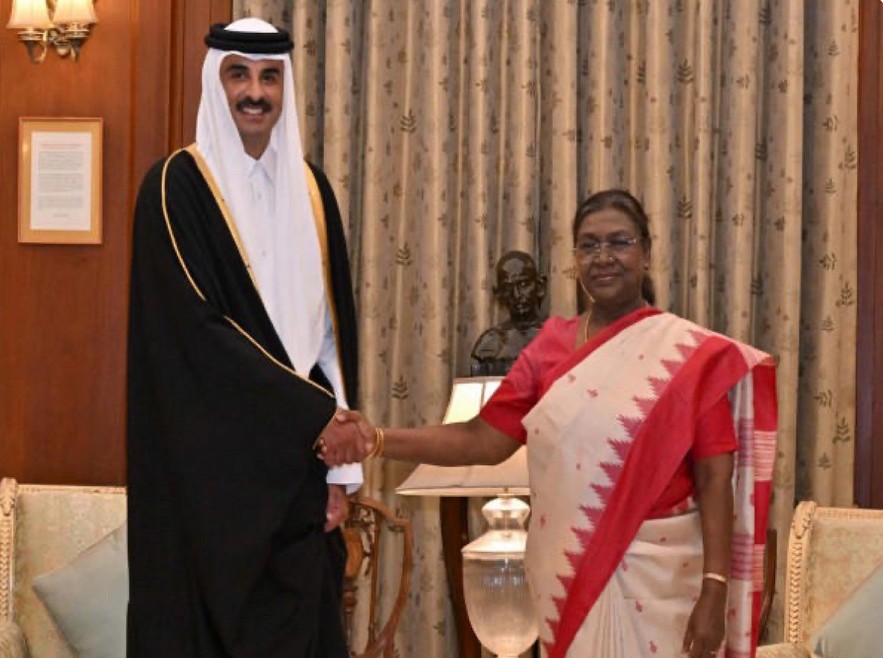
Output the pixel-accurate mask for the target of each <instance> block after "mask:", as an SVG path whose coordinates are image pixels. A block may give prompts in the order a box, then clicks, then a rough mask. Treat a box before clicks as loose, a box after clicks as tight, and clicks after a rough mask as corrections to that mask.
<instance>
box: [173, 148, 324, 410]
mask: <svg viewBox="0 0 883 658" xmlns="http://www.w3.org/2000/svg"><path fill="white" fill-rule="evenodd" d="M181 151H187V152H188V153H190V155H191V156H192V157H193V159H194V161H195V162H196V166H197V167H198V168H199V171H200V173H201V174H202V176H203V178H204V179H205V181H206V183H207V184H208V186H209V189H210V190H211V193H212V195H213V196H214V197H215V201H216V202H217V204H218V208H219V209H220V211H221V214H222V215H223V217H224V221H225V222H226V224H227V228H228V229H229V231H230V234H231V236H232V237H233V241H234V242H235V243H236V248H237V250H238V251H239V257H240V258H241V259H242V262H243V264H244V265H245V269H246V270H247V271H248V275H249V277H250V278H251V282H252V284H253V285H254V287H255V291H256V292H257V293H258V296H259V297H260V291H258V287H257V282H256V281H255V279H254V275H253V274H252V271H251V264H250V263H249V262H248V258H247V257H246V255H245V249H244V248H243V246H242V242H241V240H240V238H239V233H238V232H237V231H236V226H235V225H234V224H233V221H232V219H231V217H230V211H229V209H228V208H227V204H226V203H225V201H224V198H223V197H222V196H221V193H220V190H219V188H218V186H217V184H216V183H215V179H214V177H213V176H212V175H211V171H210V170H209V168H208V165H207V163H206V162H205V160H204V159H203V157H202V154H200V153H199V151H198V150H197V149H196V144H191V145H190V146H188V147H186V148H184V149H179V150H177V151H175V152H174V153H172V154H171V155H170V156H169V157H168V158H167V159H166V162H165V164H164V165H163V171H162V184H161V189H162V212H163V217H164V219H165V222H166V230H168V232H169V239H170V240H171V241H172V248H173V249H174V250H175V255H176V256H177V258H178V263H179V264H180V265H181V269H182V270H184V274H185V275H186V276H187V280H188V281H190V285H191V286H192V287H193V290H194V291H195V292H196V294H197V295H198V296H199V298H200V299H201V300H202V301H203V302H205V301H206V297H205V295H204V294H203V292H202V290H200V288H199V286H198V285H197V284H196V281H195V280H194V279H193V276H192V275H191V274H190V269H189V268H188V267H187V263H185V262H184V258H183V256H182V255H181V250H180V249H179V248H178V240H177V239H176V238H175V232H174V230H173V229H172V221H171V219H170V218H169V212H168V206H167V203H166V176H167V173H168V169H169V164H170V163H171V161H172V159H173V158H174V157H175V156H176V155H178V154H179V153H181ZM223 318H224V319H225V320H226V321H227V322H228V323H229V324H230V326H232V327H233V328H234V329H235V330H236V331H237V332H239V334H240V335H242V337H243V338H245V339H246V340H247V341H248V342H249V343H251V344H252V345H254V346H255V347H256V348H257V349H258V351H259V352H261V354H263V355H264V356H265V357H266V358H267V359H269V360H270V361H271V362H272V363H274V364H275V365H277V366H279V367H280V368H282V369H283V370H284V371H285V372H287V373H289V374H290V375H294V376H295V377H297V378H298V379H301V380H303V381H305V382H307V383H308V384H310V385H311V386H313V387H314V388H316V389H318V390H320V391H322V392H323V393H325V394H326V395H328V396H329V397H331V398H334V394H333V393H331V391H328V390H327V389H325V388H324V387H323V386H320V385H319V384H317V383H316V382H314V381H312V380H311V379H308V378H306V377H304V376H302V375H301V374H300V373H298V372H297V371H296V370H295V369H294V368H292V367H290V366H287V365H285V364H284V363H282V362H281V361H279V359H277V358H276V357H274V356H273V355H272V354H270V352H269V351H268V350H267V349H266V348H265V347H264V346H263V345H261V344H260V342H258V340H257V339H256V338H254V337H253V336H252V335H251V334H249V333H248V332H247V331H245V329H243V328H242V327H240V326H239V325H238V324H237V323H236V321H235V320H233V318H231V317H229V316H227V315H224V316H223Z"/></svg>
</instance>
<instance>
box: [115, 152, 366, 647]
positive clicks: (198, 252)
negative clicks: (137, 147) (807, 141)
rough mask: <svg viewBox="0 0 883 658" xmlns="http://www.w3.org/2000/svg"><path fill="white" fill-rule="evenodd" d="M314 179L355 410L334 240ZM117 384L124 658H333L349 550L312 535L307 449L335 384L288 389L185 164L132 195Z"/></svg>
mask: <svg viewBox="0 0 883 658" xmlns="http://www.w3.org/2000/svg"><path fill="white" fill-rule="evenodd" d="M313 173H314V175H315V178H316V181H317V183H318V187H319V190H320V192H321V199H322V202H323V204H324V209H325V217H326V222H325V224H326V235H325V238H326V239H327V243H325V249H324V254H323V255H324V256H325V257H326V258H323V261H325V273H326V281H328V283H329V284H330V288H331V291H330V295H329V303H330V305H331V306H330V307H331V311H332V315H333V316H334V317H335V325H336V330H337V339H338V349H339V353H340V355H341V366H342V370H343V376H344V382H345V386H346V388H347V396H348V399H349V400H350V402H351V403H355V401H356V399H357V398H356V396H357V391H356V376H357V367H356V331H355V313H354V303H353V296H352V287H351V280H350V272H349V264H348V261H347V257H346V247H345V243H344V234H343V227H342V225H341V221H340V213H339V211H338V208H337V203H336V201H335V198H334V193H333V191H332V189H331V186H330V185H329V183H328V181H327V179H326V178H325V176H324V175H323V174H322V173H321V172H320V171H319V170H318V169H315V168H314V169H313ZM320 242H322V240H321V239H320ZM317 285H319V282H317ZM128 368H129V371H128V487H129V490H128V491H129V497H128V501H129V559H130V601H129V622H128V656H129V657H130V658H132V657H137V658H160V657H161V658H178V657H180V658H184V657H187V658H196V657H198V658H251V657H254V658H257V657H260V658H277V657H278V658H282V657H283V656H284V657H285V658H337V657H343V656H346V655H347V651H346V648H345V641H344V635H343V629H342V624H341V615H340V596H341V584H342V583H341V581H342V574H343V563H344V560H345V550H344V548H343V542H342V539H341V535H340V531H339V530H336V531H334V532H332V533H327V534H326V533H325V532H323V524H324V522H325V509H326V504H327V495H328V491H327V485H326V481H325V477H326V472H327V471H326V467H325V466H324V464H323V463H322V462H321V461H320V460H318V459H317V458H316V457H315V455H314V453H313V450H312V445H313V443H314V441H315V440H316V438H317V436H318V434H319V432H320V431H321V429H322V428H323V427H324V426H325V424H326V423H327V422H328V421H329V420H330V418H331V417H332V415H333V413H334V411H335V408H336V403H335V400H334V398H333V396H332V394H331V393H329V391H330V390H331V386H330V385H329V384H328V382H327V380H326V379H325V378H324V376H323V374H322V372H321V371H320V370H319V369H318V367H316V368H314V369H313V372H312V373H310V380H312V381H308V380H307V379H304V378H302V377H301V376H300V375H298V374H296V373H294V371H293V369H292V366H291V362H290V360H289V358H288V356H287V354H286V352H285V349H284V348H283V346H282V343H281V342H280V340H279V337H278V336H277V334H276V331H275V329H274V328H273V325H272V323H271V321H270V319H269V316H268V315H267V313H266V310H265V309H264V306H263V304H262V302H261V299H260V297H259V295H258V292H257V290H256V289H255V287H254V284H253V283H252V281H251V278H250V276H249V273H248V270H247V269H246V266H245V263H244V261H243V260H242V258H241V257H240V254H239V251H238V250H237V247H236V242H235V240H234V238H233V236H232V234H231V232H230V230H229V228H228V226H227V223H226V221H225V218H224V215H223V212H222V210H221V206H220V205H219V201H218V200H217V198H216V193H213V190H212V186H211V185H210V184H209V182H208V181H207V180H206V177H205V176H203V174H202V173H201V172H200V169H199V167H198V164H197V160H196V159H195V158H194V156H193V155H192V154H191V153H189V152H187V151H180V152H178V153H177V154H175V155H173V156H171V157H170V158H169V159H168V160H167V161H163V162H160V163H158V164H157V165H155V166H154V167H153V168H152V169H151V170H150V172H149V173H148V174H147V176H146V178H145V180H144V183H143V185H142V188H141V191H140V194H139V197H138V202H137V207H136V212H135V228H134V237H133V252H132V286H131V302H130V328H129V352H128Z"/></svg>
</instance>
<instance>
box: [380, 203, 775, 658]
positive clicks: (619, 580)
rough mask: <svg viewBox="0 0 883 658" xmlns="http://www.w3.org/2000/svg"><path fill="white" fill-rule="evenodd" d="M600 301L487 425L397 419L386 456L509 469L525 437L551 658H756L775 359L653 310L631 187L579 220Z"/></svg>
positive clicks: (582, 249)
mask: <svg viewBox="0 0 883 658" xmlns="http://www.w3.org/2000/svg"><path fill="white" fill-rule="evenodd" d="M573 237H574V245H575V248H574V254H575V262H576V266H577V271H578V275H579V282H580V285H581V287H582V289H583V290H584V292H585V294H586V296H587V301H588V302H589V311H588V312H587V313H585V314H583V315H581V316H579V317H576V318H572V319H570V320H565V319H562V318H552V319H550V320H549V321H548V322H547V323H546V324H545V325H544V327H543V329H542V331H541V332H540V334H539V335H538V336H537V337H536V338H535V339H534V340H533V341H532V342H531V343H530V344H529V345H528V346H527V347H526V348H525V349H524V351H523V352H522V353H521V355H520V356H519V358H518V360H517V361H516V363H515V365H514V366H513V368H512V370H511V371H510V373H509V374H508V375H507V377H506V378H505V379H504V380H503V383H502V384H501V386H500V388H499V389H498V390H497V392H496V393H495V394H494V396H493V397H492V398H491V400H490V401H489V402H488V404H487V405H486V406H485V407H484V408H483V409H482V411H481V414H480V416H479V417H477V418H474V419H472V420H471V421H468V422H466V423H455V424H450V425H444V426H439V427H424V428H416V429H400V428H397V429H387V430H386V431H385V434H386V441H385V453H384V455H385V456H386V457H391V458H394V459H405V460H411V461H421V462H426V463H433V464H439V465H456V464H470V463H485V464H486V463H498V462H500V461H502V460H503V459H505V458H507V457H508V456H509V455H510V454H512V453H513V452H514V451H515V450H516V449H517V447H518V445H519V442H526V443H527V447H528V460H529V466H530V483H531V501H532V506H533V515H532V519H531V524H530V529H529V539H528V548H527V555H526V566H527V570H528V577H529V580H530V585H531V592H532V595H533V597H534V601H535V603H536V608H537V612H538V615H539V620H540V640H541V643H542V646H543V648H544V654H545V655H547V656H548V657H549V658H586V657H591V658H636V657H639V656H646V657H652V656H657V657H662V656H665V657H670V656H672V657H673V656H680V655H689V656H690V658H709V657H710V656H726V657H727V658H748V657H751V656H754V653H755V647H756V644H757V633H758V628H757V623H758V617H759V608H760V592H761V590H762V582H761V577H762V562H763V550H764V545H763V541H764V538H765V536H766V523H767V513H768V507H769V497H770V490H771V486H770V484H771V483H770V480H771V477H772V467H773V459H774V454H775V439H776V398H775V369H774V366H773V363H772V360H771V359H770V357H769V356H767V355H766V354H764V353H762V352H760V351H758V350H755V349H754V348H751V347H749V346H747V345H743V344H741V343H738V342H736V341H733V340H731V339H729V338H726V337H724V336H721V335H719V334H715V333H713V332H711V331H709V330H707V329H704V328H703V327H700V326H698V325H695V324H693V323H691V322H688V321H687V320H684V319H681V318H679V317H677V316H674V315H672V314H669V313H662V312H660V311H658V310H657V309H654V308H652V307H651V306H650V304H652V302H653V295H652V286H651V285H650V281H649V278H648V275H647V270H648V269H649V262H650V261H649V259H650V247H651V239H650V232H649V228H648V222H647V217H646V214H645V213H644V210H643V208H642V207H641V205H640V203H639V202H638V201H637V200H636V199H634V197H632V196H631V195H630V194H628V193H627V192H624V191H622V190H608V191H605V192H599V193H597V194H595V195H593V196H591V197H589V198H588V199H587V200H586V201H585V202H583V204H582V205H581V206H580V208H579V210H578V211H577V213H576V217H575V219H574V227H573Z"/></svg>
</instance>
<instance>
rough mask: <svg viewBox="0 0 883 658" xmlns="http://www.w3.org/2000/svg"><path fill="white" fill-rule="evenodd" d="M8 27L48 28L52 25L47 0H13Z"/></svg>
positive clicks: (25, 28)
mask: <svg viewBox="0 0 883 658" xmlns="http://www.w3.org/2000/svg"><path fill="white" fill-rule="evenodd" d="M6 27H8V28H12V29H15V30H27V29H29V28H31V29H33V28H36V29H41V30H46V29H49V28H50V27H52V21H50V20H49V10H48V9H47V8H46V0H12V14H11V15H10V16H9V22H8V23H7V24H6Z"/></svg>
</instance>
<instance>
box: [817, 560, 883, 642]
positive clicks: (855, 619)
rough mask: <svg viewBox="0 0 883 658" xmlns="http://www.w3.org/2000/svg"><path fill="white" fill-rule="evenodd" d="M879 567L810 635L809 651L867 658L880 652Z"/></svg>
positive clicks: (882, 579)
mask: <svg viewBox="0 0 883 658" xmlns="http://www.w3.org/2000/svg"><path fill="white" fill-rule="evenodd" d="M881 610H883V568H881V567H878V568H877V569H876V570H875V571H874V572H873V573H872V574H871V575H870V576H869V577H868V578H867V579H866V580H865V581H864V582H863V583H862V584H861V585H860V586H859V587H858V588H856V590H855V591H854V592H853V593H852V594H850V595H849V597H848V598H847V599H846V600H845V601H844V602H843V603H842V604H841V605H840V607H839V608H837V610H836V611H835V612H834V614H833V615H831V617H830V619H828V621H826V622H825V624H824V625H823V626H822V627H821V628H820V629H819V630H818V631H816V633H815V634H814V635H813V637H812V640H811V644H812V647H813V651H814V652H815V653H816V654H818V655H819V656H821V657H822V658H869V657H870V656H880V655H883V653H881V652H883V649H881V647H883V623H880V620H881V617H880V611H881Z"/></svg>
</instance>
